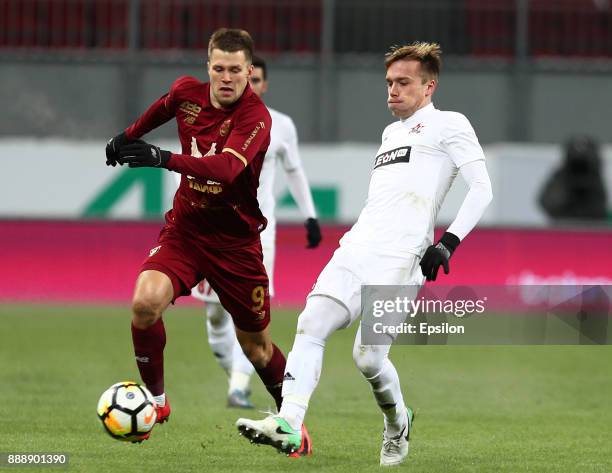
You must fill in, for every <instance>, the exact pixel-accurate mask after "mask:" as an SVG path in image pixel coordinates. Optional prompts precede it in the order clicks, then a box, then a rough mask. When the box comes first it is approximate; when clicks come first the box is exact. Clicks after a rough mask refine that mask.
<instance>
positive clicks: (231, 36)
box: [208, 28, 253, 62]
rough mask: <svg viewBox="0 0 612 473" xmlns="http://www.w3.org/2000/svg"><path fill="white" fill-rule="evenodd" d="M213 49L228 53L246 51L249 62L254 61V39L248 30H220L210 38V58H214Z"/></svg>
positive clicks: (245, 54)
mask: <svg viewBox="0 0 612 473" xmlns="http://www.w3.org/2000/svg"><path fill="white" fill-rule="evenodd" d="M213 49H220V50H221V51H226V52H228V53H235V52H237V51H244V56H245V57H246V60H247V61H248V62H251V61H252V60H253V38H251V35H250V34H249V33H248V31H246V30H241V29H238V28H219V29H218V30H216V31H215V32H214V33H213V34H212V36H211V37H210V41H209V42H208V57H209V58H210V57H211V56H212V51H213Z"/></svg>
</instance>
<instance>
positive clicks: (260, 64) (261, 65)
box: [251, 56, 268, 80]
mask: <svg viewBox="0 0 612 473" xmlns="http://www.w3.org/2000/svg"><path fill="white" fill-rule="evenodd" d="M251 64H253V67H259V68H261V71H262V72H263V80H267V79H268V66H266V61H264V60H263V59H262V58H261V57H259V56H253V61H252V62H251Z"/></svg>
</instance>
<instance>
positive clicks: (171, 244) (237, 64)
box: [106, 28, 309, 443]
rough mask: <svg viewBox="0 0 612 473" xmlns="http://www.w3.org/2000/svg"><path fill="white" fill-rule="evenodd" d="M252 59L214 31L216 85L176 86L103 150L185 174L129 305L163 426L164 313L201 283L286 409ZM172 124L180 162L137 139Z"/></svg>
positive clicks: (263, 133) (262, 117) (115, 158)
mask: <svg viewBox="0 0 612 473" xmlns="http://www.w3.org/2000/svg"><path fill="white" fill-rule="evenodd" d="M252 56H253V41H252V39H251V37H250V35H249V34H248V33H247V32H246V31H244V30H238V29H227V28H221V29H219V30H217V31H215V32H214V33H213V35H212V36H211V38H210V42H209V45H208V64H207V66H208V74H209V77H210V82H207V83H202V82H199V81H198V80H196V79H194V78H192V77H181V78H179V79H177V80H176V81H175V82H174V84H173V85H172V87H171V88H170V91H169V92H168V93H167V94H165V95H163V96H162V97H161V98H160V99H158V100H157V101H155V102H154V103H153V105H151V106H150V107H149V109H148V110H147V111H146V112H145V113H144V114H143V115H142V116H141V117H140V118H139V119H138V120H137V121H136V122H135V123H134V124H133V125H132V126H130V127H129V128H127V129H126V130H125V131H124V132H123V133H121V134H119V135H117V136H116V137H115V138H113V139H111V140H110V141H109V143H108V144H107V148H106V156H107V164H108V165H113V166H114V165H116V164H117V163H119V164H121V165H123V164H128V165H129V167H162V168H166V169H169V170H171V171H176V172H178V173H180V174H182V179H181V185H180V187H179V189H178V190H177V192H176V195H175V196H174V202H173V207H172V209H171V210H170V211H168V212H167V213H166V218H165V220H166V223H165V225H164V227H163V228H162V230H161V233H160V236H159V239H158V241H157V244H156V245H155V247H154V248H153V249H151V251H150V253H149V257H148V258H147V259H146V260H145V262H144V263H143V265H142V267H141V272H140V275H139V276H138V279H137V281H136V288H135V290H134V298H133V302H132V312H133V318H132V340H133V342H134V351H135V354H136V362H137V364H138V369H139V370H140V375H141V377H142V379H143V381H144V382H145V384H146V385H147V387H148V388H149V390H150V391H151V392H152V393H153V395H154V396H156V401H157V402H158V405H159V408H158V422H163V421H165V420H166V419H167V418H168V416H169V415H170V405H169V404H168V401H167V399H166V396H165V391H164V366H163V350H164V346H165V343H166V334H165V330H164V324H163V319H162V313H163V312H164V310H165V309H166V308H167V307H168V305H169V304H170V303H171V302H173V301H174V300H175V299H176V298H177V297H179V296H182V295H188V294H190V293H191V288H192V287H193V286H195V285H196V284H197V283H198V282H200V281H201V280H202V279H204V278H205V279H206V280H207V281H208V282H209V283H210V285H211V287H212V288H213V289H214V290H215V291H216V292H217V294H218V295H219V299H220V301H221V304H222V305H223V307H225V308H226V309H227V310H228V311H229V312H230V314H231V315H232V318H233V320H234V325H235V326H236V335H237V338H238V341H239V342H240V344H241V346H242V349H243V351H244V352H245V354H246V356H247V358H248V359H249V360H250V361H251V363H252V364H253V365H254V366H255V368H256V371H257V373H258V374H259V377H260V378H261V380H262V381H263V383H264V385H265V386H266V388H267V390H268V391H269V392H270V394H271V395H272V397H273V398H274V400H275V401H276V404H277V406H280V403H281V401H282V398H281V386H282V381H283V373H284V369H285V357H284V355H283V354H282V352H281V351H280V350H279V349H278V348H277V347H276V345H274V344H273V343H272V340H271V338H270V334H269V330H268V324H269V322H270V300H269V294H268V276H267V274H266V270H265V268H264V266H263V257H262V249H261V243H260V238H259V233H260V232H261V231H262V230H263V229H264V228H265V226H266V219H265V218H264V216H263V215H262V213H261V212H260V210H259V205H258V203H257V186H258V181H259V173H260V171H261V167H262V163H263V160H264V156H265V153H266V150H267V148H268V145H269V143H270V128H271V126H272V121H271V118H270V114H269V112H268V110H267V109H266V106H265V105H264V104H263V102H262V101H261V100H260V99H259V97H258V96H257V95H256V94H255V93H253V91H252V90H251V88H250V86H249V85H248V79H249V75H250V73H251V71H252V69H253V66H252V65H251V60H252ZM172 118H175V119H176V122H177V125H178V133H179V138H180V142H181V146H182V154H173V153H170V152H169V151H165V150H161V149H159V148H158V147H156V146H154V145H152V144H149V143H146V142H145V141H142V140H140V139H139V138H140V137H141V136H143V135H144V134H146V133H148V132H150V131H151V130H153V129H155V128H157V127H158V126H160V125H162V124H164V123H166V122H167V121H169V120H171V119H172ZM192 144H195V145H197V148H198V149H199V150H207V152H206V153H205V155H204V156H203V157H201V158H198V157H194V156H191V148H192ZM308 443H309V442H308Z"/></svg>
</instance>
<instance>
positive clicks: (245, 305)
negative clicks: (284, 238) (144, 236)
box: [140, 226, 270, 332]
mask: <svg viewBox="0 0 612 473" xmlns="http://www.w3.org/2000/svg"><path fill="white" fill-rule="evenodd" d="M150 269H153V270H156V271H160V272H162V273H164V274H166V275H167V276H168V277H169V278H170V280H171V281H172V286H173V287H174V299H176V298H177V297H179V296H184V295H189V294H191V288H192V287H194V286H195V285H197V284H198V283H199V282H200V281H201V280H202V279H206V280H207V281H208V282H209V283H210V286H211V287H212V288H213V289H214V290H215V292H216V293H217V295H218V296H219V300H220V301H221V305H223V307H224V308H225V309H226V310H227V311H228V312H229V313H230V314H231V316H232V319H233V320H234V324H235V325H236V327H238V328H239V329H240V330H244V331H245V332H260V331H262V330H263V329H265V328H266V327H267V326H268V324H269V323H270V295H269V293H268V275H267V273H266V268H265V267H264V265H263V253H262V251H261V242H260V241H259V239H258V238H257V239H256V240H255V241H253V242H252V243H248V244H246V245H245V246H243V247H240V248H232V249H230V250H219V249H213V248H207V247H205V246H204V245H202V244H201V243H198V242H197V241H194V240H193V239H191V238H188V237H186V236H184V235H182V234H181V233H179V232H177V231H176V230H175V229H174V228H173V227H169V226H165V227H164V228H163V229H162V231H161V233H160V235H159V239H158V241H157V246H155V247H154V248H152V249H151V251H150V253H149V257H148V258H147V259H146V260H145V261H144V263H143V265H142V267H141V268H140V271H141V272H142V271H146V270H150Z"/></svg>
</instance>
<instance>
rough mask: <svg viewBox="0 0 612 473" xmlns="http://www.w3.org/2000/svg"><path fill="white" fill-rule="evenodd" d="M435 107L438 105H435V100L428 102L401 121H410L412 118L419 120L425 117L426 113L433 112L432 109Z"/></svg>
mask: <svg viewBox="0 0 612 473" xmlns="http://www.w3.org/2000/svg"><path fill="white" fill-rule="evenodd" d="M435 109H436V107H434V104H433V102H431V103H428V104H427V105H425V106H424V107H423V108H419V109H418V110H417V111H416V112H414V113H413V114H412V115H410V116H409V117H408V118H402V119H401V122H402V123H406V122H407V121H410V120H419V119H420V118H421V117H423V116H424V115H426V114H428V113H429V112H431V111H433V110H435Z"/></svg>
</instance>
